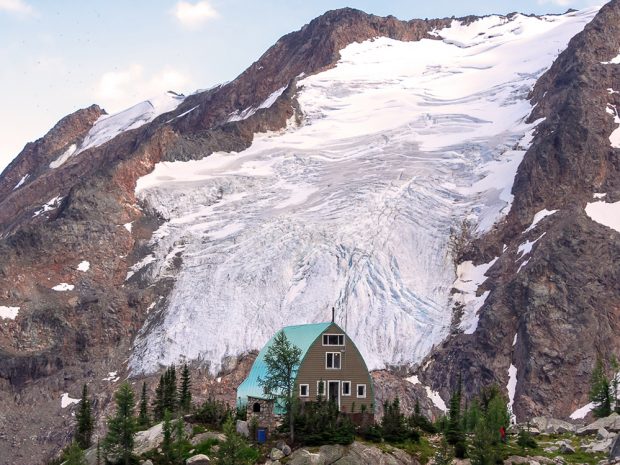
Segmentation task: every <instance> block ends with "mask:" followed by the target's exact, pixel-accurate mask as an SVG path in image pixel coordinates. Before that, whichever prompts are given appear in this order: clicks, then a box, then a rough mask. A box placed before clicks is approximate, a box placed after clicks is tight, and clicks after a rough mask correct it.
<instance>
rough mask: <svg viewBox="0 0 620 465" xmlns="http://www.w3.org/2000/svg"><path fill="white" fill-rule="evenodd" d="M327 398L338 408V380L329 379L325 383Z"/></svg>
mask: <svg viewBox="0 0 620 465" xmlns="http://www.w3.org/2000/svg"><path fill="white" fill-rule="evenodd" d="M327 394H328V395H329V397H328V399H329V400H330V401H334V402H335V403H336V405H337V406H338V410H340V381H329V382H328V383H327Z"/></svg>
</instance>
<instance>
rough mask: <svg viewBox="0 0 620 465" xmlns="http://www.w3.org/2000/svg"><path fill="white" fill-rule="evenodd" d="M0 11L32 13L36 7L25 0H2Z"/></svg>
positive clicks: (0, 0)
mask: <svg viewBox="0 0 620 465" xmlns="http://www.w3.org/2000/svg"><path fill="white" fill-rule="evenodd" d="M0 11H8V12H9V13H17V14H21V15H31V14H33V13H34V8H32V6H30V5H28V4H27V3H26V2H24V1H23V0H0Z"/></svg>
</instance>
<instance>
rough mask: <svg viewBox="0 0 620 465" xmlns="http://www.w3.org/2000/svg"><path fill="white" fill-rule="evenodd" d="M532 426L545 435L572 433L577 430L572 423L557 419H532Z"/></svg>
mask: <svg viewBox="0 0 620 465" xmlns="http://www.w3.org/2000/svg"><path fill="white" fill-rule="evenodd" d="M532 424H533V425H534V427H535V428H536V429H538V431H540V432H541V433H545V434H562V433H574V432H575V430H576V429H577V428H576V426H575V425H573V424H572V423H569V422H567V421H564V420H558V419H557V418H548V417H534V418H532Z"/></svg>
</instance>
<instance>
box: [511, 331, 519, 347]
mask: <svg viewBox="0 0 620 465" xmlns="http://www.w3.org/2000/svg"><path fill="white" fill-rule="evenodd" d="M518 336H519V334H518V333H515V337H514V338H513V339H512V347H514V346H516V345H517V337H518Z"/></svg>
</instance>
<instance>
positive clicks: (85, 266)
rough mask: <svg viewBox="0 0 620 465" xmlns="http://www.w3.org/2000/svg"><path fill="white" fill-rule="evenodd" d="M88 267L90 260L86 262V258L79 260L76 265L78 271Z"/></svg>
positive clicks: (84, 270)
mask: <svg viewBox="0 0 620 465" xmlns="http://www.w3.org/2000/svg"><path fill="white" fill-rule="evenodd" d="M89 269H90V262H87V261H86V260H83V261H81V262H80V264H79V265H78V266H77V270H78V271H83V272H86V271H88V270H89Z"/></svg>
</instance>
